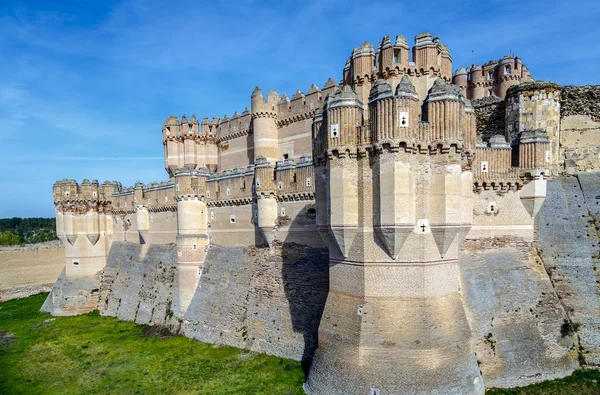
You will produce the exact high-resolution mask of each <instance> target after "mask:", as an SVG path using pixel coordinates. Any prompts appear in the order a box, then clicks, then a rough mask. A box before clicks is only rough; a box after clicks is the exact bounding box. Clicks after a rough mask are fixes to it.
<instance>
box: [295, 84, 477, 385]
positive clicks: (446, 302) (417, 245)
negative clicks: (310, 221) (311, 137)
mask: <svg viewBox="0 0 600 395" xmlns="http://www.w3.org/2000/svg"><path fill="white" fill-rule="evenodd" d="M370 93H371V94H370V100H369V112H370V114H371V117H370V126H371V128H370V132H371V133H372V136H371V138H369V137H366V138H361V139H359V138H358V136H361V134H360V131H361V130H362V126H364V125H361V119H360V116H356V115H359V114H360V110H361V106H362V104H361V103H360V102H359V101H358V100H356V98H354V97H352V92H351V91H349V90H348V88H347V87H345V88H344V90H343V91H342V92H339V93H338V94H337V95H336V96H334V97H333V98H332V99H331V100H330V101H329V102H327V103H325V111H324V112H323V113H322V114H321V113H317V114H316V116H315V119H314V125H313V126H314V129H313V133H314V134H315V137H316V138H315V146H314V153H313V154H314V155H313V156H314V157H315V164H316V173H317V177H316V178H317V180H319V179H321V180H322V181H320V182H321V183H322V184H323V185H321V186H319V185H317V210H318V212H317V218H318V221H319V222H318V225H319V227H320V228H321V227H323V226H324V224H325V223H327V225H328V226H329V230H330V234H331V235H332V236H333V237H332V238H333V239H334V240H335V245H334V247H337V248H331V246H330V248H329V254H330V255H329V256H330V289H329V295H328V298H327V303H326V306H325V310H324V312H323V318H322V319H321V324H320V327H319V347H318V349H317V351H316V353H315V356H314V360H313V363H312V365H311V368H310V372H309V374H308V378H307V381H306V384H305V390H306V391H307V393H309V394H325V393H327V394H334V393H335V394H337V393H339V394H369V393H370V394H386V393H428V394H435V393H445V394H446V393H456V394H482V393H483V391H484V387H483V383H482V380H481V377H480V375H479V370H478V367H477V362H476V360H475V357H474V355H473V351H472V348H471V347H472V345H471V331H470V328H469V325H468V322H467V319H466V315H465V312H464V308H463V304H462V299H461V297H460V293H459V287H460V284H459V270H458V248H459V246H460V244H461V243H462V239H463V238H464V236H465V234H466V232H467V231H468V230H469V228H470V226H471V223H472V214H473V206H472V182H473V180H472V173H471V172H470V170H469V168H468V166H466V161H465V159H464V158H463V127H464V126H463V121H464V119H466V116H465V110H466V106H465V104H464V102H462V101H461V99H460V94H459V93H458V92H457V91H456V90H455V89H453V88H452V87H451V86H449V85H447V84H445V83H444V82H442V81H441V80H437V81H436V83H435V84H434V86H433V87H432V88H431V90H430V92H429V96H428V98H427V100H426V103H425V105H426V106H427V107H428V109H429V123H428V124H419V123H418V118H417V115H416V114H418V110H419V106H418V97H417V94H416V89H415V87H414V86H413V85H412V84H411V83H410V81H409V79H408V78H404V79H403V80H402V81H401V83H400V84H399V86H398V87H397V90H396V93H395V94H392V89H391V86H390V85H388V84H387V82H385V81H377V83H376V84H374V86H373V89H372V90H371V92H370ZM340 119H341V121H340ZM403 120H404V121H403ZM324 124H327V128H323V125H324ZM342 125H343V126H342ZM347 126H352V127H351V128H348V127H347ZM324 132H327V133H324ZM334 132H336V135H335V137H334ZM319 172H320V173H321V174H320V173H319ZM323 200H326V202H325V203H323ZM324 208H326V209H327V211H325V212H324V213H323V212H319V211H324ZM326 242H327V240H326Z"/></svg>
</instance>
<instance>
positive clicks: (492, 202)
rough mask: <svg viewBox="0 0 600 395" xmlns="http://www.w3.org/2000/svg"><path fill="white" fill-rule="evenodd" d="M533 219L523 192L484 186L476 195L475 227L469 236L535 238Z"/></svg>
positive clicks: (472, 237)
mask: <svg viewBox="0 0 600 395" xmlns="http://www.w3.org/2000/svg"><path fill="white" fill-rule="evenodd" d="M533 229H534V220H533V218H532V217H531V215H530V213H529V212H528V211H527V209H526V208H525V206H524V205H523V203H522V202H521V192H520V191H516V190H510V191H505V192H503V193H499V190H494V189H492V188H489V189H487V190H486V189H482V190H480V191H478V192H477V193H476V194H475V196H474V197H473V226H472V227H471V230H470V231H469V233H468V235H467V238H468V239H483V238H490V237H499V236H513V237H521V238H523V240H525V241H528V242H531V241H532V240H533Z"/></svg>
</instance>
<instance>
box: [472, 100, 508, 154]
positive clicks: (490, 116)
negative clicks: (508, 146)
mask: <svg viewBox="0 0 600 395" xmlns="http://www.w3.org/2000/svg"><path fill="white" fill-rule="evenodd" d="M473 107H475V116H476V118H477V136H481V138H482V139H483V141H489V140H490V137H492V136H493V135H495V134H501V135H503V136H504V134H505V129H506V127H505V124H504V120H505V117H506V114H505V108H506V107H505V105H504V100H502V99H500V98H499V97H497V96H487V97H484V98H481V99H477V100H473ZM509 143H510V141H509Z"/></svg>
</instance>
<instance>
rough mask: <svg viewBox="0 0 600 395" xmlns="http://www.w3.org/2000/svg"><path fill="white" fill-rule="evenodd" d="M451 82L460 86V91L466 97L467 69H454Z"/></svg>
mask: <svg viewBox="0 0 600 395" xmlns="http://www.w3.org/2000/svg"><path fill="white" fill-rule="evenodd" d="M452 83H453V84H454V85H457V86H458V87H459V88H460V91H461V92H462V94H463V95H464V96H465V97H468V94H467V86H468V84H469V78H468V75H467V70H465V68H464V67H461V68H460V69H458V70H456V72H455V73H454V75H453V76H452Z"/></svg>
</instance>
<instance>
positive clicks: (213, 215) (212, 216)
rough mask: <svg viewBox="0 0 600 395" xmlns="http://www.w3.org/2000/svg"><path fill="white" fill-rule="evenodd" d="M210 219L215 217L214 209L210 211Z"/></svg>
mask: <svg viewBox="0 0 600 395" xmlns="http://www.w3.org/2000/svg"><path fill="white" fill-rule="evenodd" d="M210 219H215V212H214V211H211V212H210Z"/></svg>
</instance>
